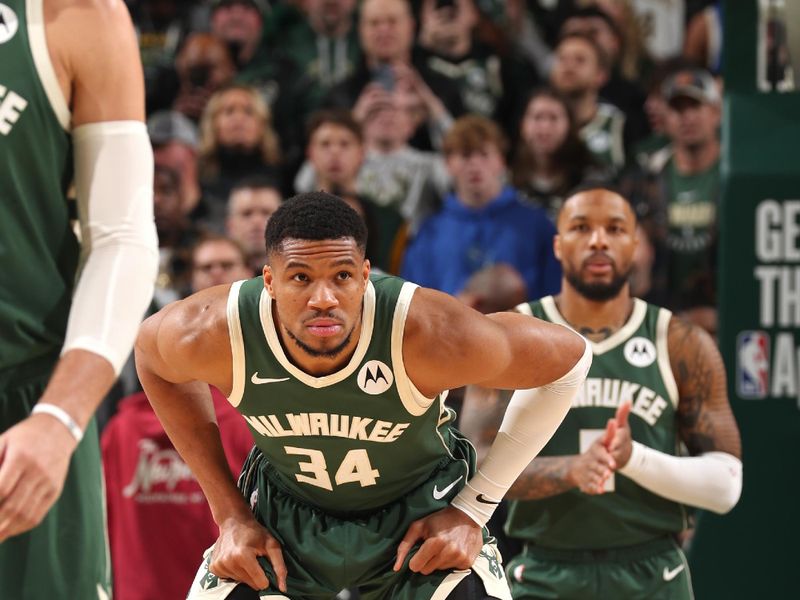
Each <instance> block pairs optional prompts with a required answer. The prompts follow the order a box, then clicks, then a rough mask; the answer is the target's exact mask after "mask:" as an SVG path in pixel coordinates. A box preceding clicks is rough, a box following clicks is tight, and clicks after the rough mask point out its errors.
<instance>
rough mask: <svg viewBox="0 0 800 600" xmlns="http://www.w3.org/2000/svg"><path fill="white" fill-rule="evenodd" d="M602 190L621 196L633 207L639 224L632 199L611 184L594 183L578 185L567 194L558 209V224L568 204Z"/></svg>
mask: <svg viewBox="0 0 800 600" xmlns="http://www.w3.org/2000/svg"><path fill="white" fill-rule="evenodd" d="M600 190H602V191H604V192H611V193H612V194H614V195H615V196H619V197H620V198H622V199H623V200H624V201H625V202H626V203H627V204H628V206H630V207H631V211H632V212H633V216H634V219H635V220H636V221H637V222H638V220H639V218H638V215H637V214H636V208H635V207H634V205H633V202H631V201H630V198H628V197H627V196H626V195H625V194H623V193H622V191H621V190H620V189H619V188H618V187H617V186H615V185H612V184H610V183H609V184H605V183H592V182H586V183H581V184H580V185H576V186H575V187H573V188H572V189H571V190H570V191H569V192H567V194H566V195H565V196H564V201H563V202H562V203H561V206H560V207H559V209H558V214H557V215H556V219H555V222H556V223H558V221H559V219H560V218H561V213H563V212H564V207H565V206H566V205H567V202H569V201H570V200H571V199H572V198H574V197H575V196H577V195H578V194H582V193H584V192H593V191H600Z"/></svg>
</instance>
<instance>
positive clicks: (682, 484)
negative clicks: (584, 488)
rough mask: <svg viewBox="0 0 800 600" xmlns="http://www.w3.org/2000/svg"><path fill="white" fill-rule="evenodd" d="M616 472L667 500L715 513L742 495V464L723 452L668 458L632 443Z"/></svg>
mask: <svg viewBox="0 0 800 600" xmlns="http://www.w3.org/2000/svg"><path fill="white" fill-rule="evenodd" d="M619 472H620V473H622V474H623V475H625V476H626V477H629V478H630V479H632V480H633V481H635V482H636V483H638V484H639V485H640V486H642V487H643V488H645V489H647V490H650V491H651V492H653V493H654V494H658V495H659V496H662V497H664V498H667V499H668V500H673V501H674V502H680V503H681V504H688V505H690V506H696V507H698V508H705V509H708V510H712V511H714V512H717V513H726V512H728V511H729V510H731V509H732V508H733V507H734V506H735V505H736V502H738V500H739V496H740V495H741V493H742V463H741V461H740V460H739V459H738V458H736V457H735V456H733V455H731V454H728V453H726V452H708V453H706V454H702V455H700V456H672V455H670V454H665V453H663V452H659V451H658V450H654V449H653V448H648V447H647V446H644V445H642V444H640V443H638V442H633V452H632V454H631V458H630V460H629V461H628V464H626V465H625V466H624V467H623V468H621V469H620V470H619Z"/></svg>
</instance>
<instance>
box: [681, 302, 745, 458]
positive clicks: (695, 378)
mask: <svg viewBox="0 0 800 600" xmlns="http://www.w3.org/2000/svg"><path fill="white" fill-rule="evenodd" d="M668 340H669V354H670V362H671V364H672V371H673V373H674V375H675V380H676V382H677V384H678V394H679V397H680V400H679V404H678V430H679V432H680V436H681V439H682V440H683V442H684V443H685V444H686V447H687V448H688V449H689V452H690V454H692V455H693V456H695V455H698V454H702V453H704V452H712V451H721V452H727V453H729V454H733V455H734V456H737V457H738V456H740V454H741V441H740V439H739V429H738V427H737V426H736V420H735V419H734V417H733V412H732V411H731V407H730V405H729V403H728V391H727V386H726V381H725V366H724V364H723V362H722V357H721V356H720V354H719V350H717V347H716V344H715V342H714V340H712V339H711V337H710V336H709V335H708V334H707V333H706V332H705V331H702V330H701V329H700V328H699V327H696V326H694V325H692V324H690V323H688V322H687V321H684V320H683V319H680V318H677V317H673V318H672V320H671V321H670V326H669V334H668Z"/></svg>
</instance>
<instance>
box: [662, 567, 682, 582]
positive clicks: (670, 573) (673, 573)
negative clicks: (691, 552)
mask: <svg viewBox="0 0 800 600" xmlns="http://www.w3.org/2000/svg"><path fill="white" fill-rule="evenodd" d="M685 567H686V565H678V566H677V567H675V568H674V569H672V570H670V569H668V568H667V567H664V573H663V575H664V581H672V580H673V579H675V578H676V577H677V576H678V573H680V572H681V571H683V569H684V568H685Z"/></svg>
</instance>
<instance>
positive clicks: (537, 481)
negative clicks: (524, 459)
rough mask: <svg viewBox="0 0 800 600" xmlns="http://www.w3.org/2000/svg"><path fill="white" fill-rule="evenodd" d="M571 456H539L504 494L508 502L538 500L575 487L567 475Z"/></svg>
mask: <svg viewBox="0 0 800 600" xmlns="http://www.w3.org/2000/svg"><path fill="white" fill-rule="evenodd" d="M572 459H573V457H572V456H540V457H537V458H534V459H533V462H531V464H529V465H528V467H527V468H526V469H525V470H524V471H523V472H522V475H520V476H519V477H518V478H517V480H516V481H515V482H514V485H512V486H511V489H509V490H508V492H507V493H506V498H507V499H509V500H539V499H540V498H549V497H550V496H556V495H558V494H562V493H564V492H566V491H568V490H571V489H572V488H574V487H575V485H574V484H572V483H570V482H569V479H568V473H569V466H570V461H571V460H572Z"/></svg>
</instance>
